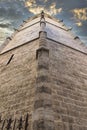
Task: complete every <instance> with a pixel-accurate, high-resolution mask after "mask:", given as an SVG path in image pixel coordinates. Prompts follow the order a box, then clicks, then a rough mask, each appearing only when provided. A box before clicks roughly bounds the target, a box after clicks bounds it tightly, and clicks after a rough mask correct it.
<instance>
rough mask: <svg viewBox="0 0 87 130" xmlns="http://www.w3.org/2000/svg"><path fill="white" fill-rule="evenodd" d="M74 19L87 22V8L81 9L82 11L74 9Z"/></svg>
mask: <svg viewBox="0 0 87 130" xmlns="http://www.w3.org/2000/svg"><path fill="white" fill-rule="evenodd" d="M72 12H73V14H74V17H75V18H77V19H78V20H82V21H85V20H87V8H81V9H78V8H77V9H74V10H72Z"/></svg>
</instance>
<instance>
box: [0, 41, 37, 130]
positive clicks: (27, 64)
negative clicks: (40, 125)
mask: <svg viewBox="0 0 87 130" xmlns="http://www.w3.org/2000/svg"><path fill="white" fill-rule="evenodd" d="M37 48H38V40H36V41H33V42H31V43H29V44H26V45H24V46H21V47H19V48H16V49H14V50H11V51H9V52H7V53H5V54H2V55H0V115H1V120H2V122H0V127H1V128H2V124H3V122H4V120H6V121H5V124H4V128H3V129H4V130H5V129H6V126H7V124H8V122H7V120H8V119H10V118H11V117H12V120H13V122H12V124H11V129H12V128H13V125H14V121H15V119H16V126H15V129H17V127H18V125H19V124H20V123H18V122H20V121H19V120H20V118H21V116H22V118H23V119H22V120H25V119H26V115H27V113H28V116H29V117H28V118H29V119H28V122H29V125H28V126H29V128H28V129H29V130H31V129H32V125H31V122H32V112H33V104H34V96H35V82H36V49H37ZM13 54H14V55H13ZM12 55H13V57H12V59H11V61H10V63H9V59H10V58H11V56H12ZM23 123H24V124H25V122H22V125H23ZM1 128H0V130H1ZM6 130H7V129H6ZM12 130H13V129H12Z"/></svg>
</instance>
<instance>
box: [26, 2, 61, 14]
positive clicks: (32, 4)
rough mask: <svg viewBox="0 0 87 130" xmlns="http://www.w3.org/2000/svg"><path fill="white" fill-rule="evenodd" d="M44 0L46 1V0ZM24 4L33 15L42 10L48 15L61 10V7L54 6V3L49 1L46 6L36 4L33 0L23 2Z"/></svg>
mask: <svg viewBox="0 0 87 130" xmlns="http://www.w3.org/2000/svg"><path fill="white" fill-rule="evenodd" d="M44 2H47V0H45V1H44ZM25 6H26V7H28V9H29V11H30V12H31V13H33V14H35V15H36V14H39V13H41V11H42V10H44V12H45V13H47V14H49V15H57V14H58V13H60V12H62V8H56V3H51V4H50V5H49V6H48V8H46V7H45V6H44V5H37V3H36V1H35V0H31V1H27V2H25Z"/></svg>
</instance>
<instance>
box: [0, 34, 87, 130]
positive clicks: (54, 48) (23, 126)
mask: <svg viewBox="0 0 87 130" xmlns="http://www.w3.org/2000/svg"><path fill="white" fill-rule="evenodd" d="M0 114H1V116H0V117H1V118H0V129H1V130H87V55H86V54H84V53H81V52H79V51H76V50H74V49H72V48H70V47H67V46H64V45H62V44H60V43H56V42H54V41H52V40H48V39H46V33H44V32H41V33H40V39H37V40H35V41H32V42H30V43H29V44H25V45H22V46H20V47H18V48H15V49H13V50H11V51H9V52H6V53H4V54H2V55H0Z"/></svg>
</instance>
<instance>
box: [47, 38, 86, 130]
mask: <svg viewBox="0 0 87 130" xmlns="http://www.w3.org/2000/svg"><path fill="white" fill-rule="evenodd" d="M48 43H49V49H50V51H49V58H50V76H51V86H50V87H51V88H52V97H53V98H52V104H53V111H54V122H55V130H87V55H85V54H83V53H80V52H78V51H76V50H74V49H71V48H69V47H66V46H64V45H61V44H58V43H56V42H53V41H49V40H48Z"/></svg>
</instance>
